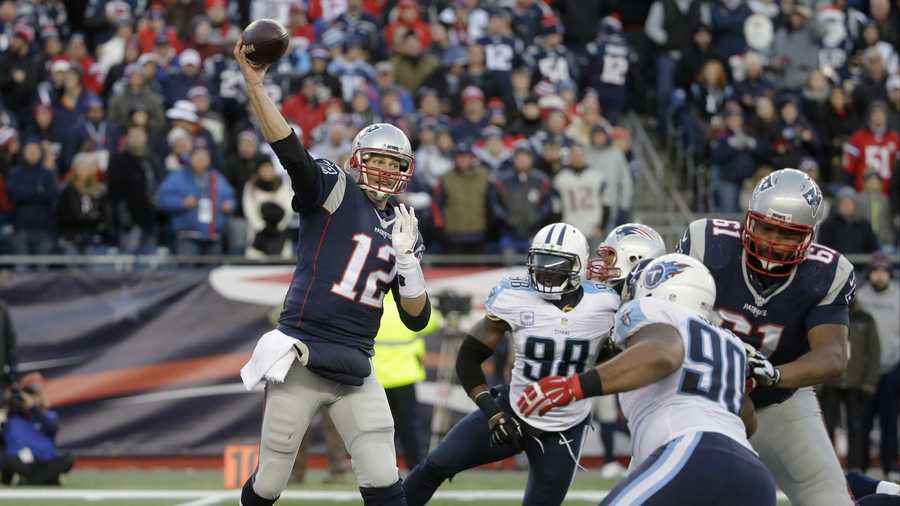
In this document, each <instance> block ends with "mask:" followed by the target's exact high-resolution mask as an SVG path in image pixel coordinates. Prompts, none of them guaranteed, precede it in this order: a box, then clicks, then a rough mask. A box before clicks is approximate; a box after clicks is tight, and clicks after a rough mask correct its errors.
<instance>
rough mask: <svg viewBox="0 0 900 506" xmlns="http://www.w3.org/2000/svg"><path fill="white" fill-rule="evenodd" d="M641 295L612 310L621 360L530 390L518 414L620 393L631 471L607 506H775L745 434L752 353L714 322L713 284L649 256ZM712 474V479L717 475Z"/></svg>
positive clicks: (677, 258)
mask: <svg viewBox="0 0 900 506" xmlns="http://www.w3.org/2000/svg"><path fill="white" fill-rule="evenodd" d="M636 285H637V286H636V287H635V299H634V300H632V301H629V302H626V303H625V304H623V305H622V307H621V308H620V309H619V311H618V313H617V314H616V324H615V333H614V339H615V341H616V343H617V344H618V345H619V346H621V347H623V348H624V351H623V352H622V353H621V354H619V355H618V356H616V357H615V358H613V359H611V360H609V361H607V362H605V363H603V364H601V365H599V366H597V367H596V368H593V369H590V370H588V371H587V372H584V373H582V374H580V375H579V374H572V375H569V376H568V377H563V376H551V377H545V378H543V379H541V380H538V381H536V382H534V383H532V384H530V385H529V386H528V387H526V389H525V392H524V395H523V396H522V397H521V398H520V400H519V408H520V412H522V413H523V414H526V415H528V414H531V413H534V412H537V413H538V414H544V416H547V415H551V414H552V413H553V411H554V410H555V409H559V408H560V407H565V406H569V405H571V403H573V402H579V401H581V400H583V399H584V398H585V397H591V396H596V395H603V394H610V393H619V394H620V400H621V403H622V409H623V411H624V412H625V416H626V418H627V419H628V425H629V427H630V428H631V432H632V437H633V452H632V453H633V457H632V472H631V474H630V475H629V477H628V478H627V479H626V480H624V481H622V482H620V483H619V484H618V485H617V486H616V487H615V488H614V489H613V491H612V492H610V494H609V495H608V496H607V497H606V498H605V499H604V500H603V502H602V503H601V505H609V506H637V505H645V506H663V505H665V506H679V505H698V504H703V505H717V504H722V505H725V504H727V505H729V506H767V505H774V504H775V482H774V479H773V478H772V475H771V474H770V473H769V471H768V470H767V469H766V468H765V466H764V465H763V464H762V462H761V461H760V460H759V457H758V456H757V455H756V453H755V452H754V451H753V449H752V447H751V446H750V442H749V441H748V440H747V436H746V427H745V423H744V422H743V421H742V418H741V416H740V415H741V414H742V413H743V415H744V418H745V419H746V420H748V424H749V425H750V426H751V428H752V423H751V422H750V420H752V405H751V404H750V403H749V402H745V395H744V385H745V378H746V375H747V353H746V351H745V348H744V345H743V343H742V342H741V341H740V339H738V338H737V337H735V336H734V335H733V334H731V333H730V332H728V331H725V330H723V329H720V328H718V327H715V326H713V325H712V324H711V323H710V320H711V319H712V318H713V303H714V302H715V297H716V288H715V282H714V281H713V279H712V276H711V275H710V274H709V271H708V270H707V269H706V267H704V266H703V264H702V263H700V262H699V261H697V260H695V259H693V258H691V257H688V256H685V255H680V254H670V255H664V256H662V257H659V258H657V259H656V260H654V261H652V262H650V263H649V264H648V265H647V267H646V268H645V269H644V270H643V272H642V273H641V275H640V278H639V279H638V281H637V284H636ZM712 477H714V479H711V478H712Z"/></svg>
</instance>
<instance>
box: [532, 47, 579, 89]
mask: <svg viewBox="0 0 900 506" xmlns="http://www.w3.org/2000/svg"><path fill="white" fill-rule="evenodd" d="M523 59H524V62H525V64H526V65H528V66H529V67H531V68H532V69H534V70H535V71H537V73H538V76H539V77H540V79H541V80H542V81H545V82H547V83H550V84H554V85H555V84H559V83H561V82H563V81H570V80H575V79H576V78H577V76H576V75H575V74H574V73H575V72H576V71H577V70H578V67H577V65H576V64H575V62H574V60H573V59H572V55H571V54H570V53H569V51H568V50H567V49H566V48H565V46H558V47H555V48H553V49H546V48H543V47H541V46H531V47H529V48H528V49H527V50H526V51H525V54H524V55H523Z"/></svg>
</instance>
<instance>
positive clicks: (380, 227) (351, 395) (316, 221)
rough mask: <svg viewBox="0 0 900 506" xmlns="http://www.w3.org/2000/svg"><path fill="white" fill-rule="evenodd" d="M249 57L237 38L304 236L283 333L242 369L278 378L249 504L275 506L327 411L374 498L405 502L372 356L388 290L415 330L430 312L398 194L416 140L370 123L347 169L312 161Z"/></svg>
mask: <svg viewBox="0 0 900 506" xmlns="http://www.w3.org/2000/svg"><path fill="white" fill-rule="evenodd" d="M249 50H250V49H249V48H248V47H247V46H244V44H243V43H242V42H238V44H237V45H236V46H235V49H234V56H235V59H236V60H237V62H238V63H239V65H240V67H241V73H242V74H243V77H244V81H245V84H246V88H247V95H248V97H249V100H250V105H251V106H252V107H253V110H254V112H255V113H256V115H257V117H258V118H259V125H260V128H261V130H262V133H263V136H264V137H265V138H266V140H267V141H268V142H269V143H270V145H271V146H272V149H273V150H274V151H275V154H276V155H277V156H278V159H279V161H280V162H281V164H282V165H283V166H284V168H285V169H286V170H287V172H288V174H289V176H290V178H291V187H292V188H293V190H294V198H293V201H292V206H293V208H294V210H295V211H297V212H298V213H300V237H299V241H298V245H297V267H296V269H295V270H294V278H293V280H292V281H291V287H290V289H289V291H288V294H287V297H286V298H285V301H284V308H283V310H282V313H281V317H280V318H279V321H278V328H277V329H275V330H272V331H271V332H268V333H267V334H265V335H264V336H262V337H261V338H260V340H259V342H258V343H257V346H256V348H255V349H254V351H253V356H252V357H251V359H250V361H249V362H248V363H247V365H246V366H244V368H243V369H242V370H241V377H242V379H243V380H244V384H245V386H247V387H248V388H253V387H254V386H255V385H257V384H258V383H260V382H262V381H266V382H267V387H266V407H265V414H264V416H263V423H262V438H261V443H260V450H259V466H258V467H257V469H256V472H255V473H254V474H253V476H251V477H250V479H248V480H247V482H246V483H245V484H244V487H243V490H242V492H241V505H242V506H271V505H272V504H274V503H275V501H276V500H277V499H278V497H279V495H280V494H281V492H282V491H283V490H284V488H285V486H286V485H287V481H288V478H289V476H290V473H291V469H292V467H293V464H294V459H295V457H296V455H297V449H298V448H299V446H300V442H301V440H302V439H303V434H304V433H305V432H306V429H307V428H308V427H309V422H310V419H311V418H312V416H313V415H314V414H315V413H316V411H318V409H319V407H320V406H322V405H325V406H328V409H329V413H330V416H331V419H332V420H333V421H334V424H335V427H336V428H337V430H338V432H339V433H340V434H341V437H342V438H343V440H344V442H345V445H346V447H347V450H348V451H349V453H350V455H351V457H352V459H353V471H354V473H355V474H356V478H357V482H358V484H359V489H360V493H361V494H362V497H363V500H364V503H365V504H367V505H375V504H377V505H391V506H394V505H398V506H405V505H406V499H405V497H404V494H403V487H402V485H401V482H400V475H399V472H398V470H397V465H396V455H395V451H394V426H393V419H392V417H391V412H390V408H389V406H388V402H387V397H386V396H385V393H384V389H383V388H382V387H381V385H379V384H378V381H377V380H376V379H375V376H374V375H373V374H371V373H372V366H371V360H370V359H371V356H372V354H373V348H374V338H375V335H376V333H377V332H378V327H379V323H380V320H381V313H382V299H383V297H384V294H385V293H386V292H387V291H388V290H391V291H393V293H394V298H395V299H396V300H399V301H400V303H399V304H397V307H398V310H399V312H400V318H401V320H403V323H404V324H405V325H406V326H407V327H409V328H410V329H411V330H416V331H418V330H421V329H423V328H424V327H425V325H426V324H427V322H428V318H429V316H430V314H431V305H430V302H429V300H428V294H427V293H426V291H425V278H424V276H423V274H422V268H421V266H420V264H419V257H418V255H419V254H420V253H421V250H422V249H423V248H422V246H421V244H420V238H419V232H418V226H417V220H416V218H415V213H414V212H413V211H412V210H411V209H410V210H407V209H406V208H405V207H404V206H402V205H399V206H397V204H396V202H395V201H394V199H393V198H392V195H397V194H400V193H403V191H404V189H405V188H406V184H407V183H408V182H409V180H410V179H411V178H412V174H413V170H414V164H413V156H412V150H411V148H410V144H409V140H407V138H406V135H404V134H403V132H402V131H400V130H399V129H397V128H396V127H394V126H392V125H388V124H383V123H382V124H375V125H370V126H368V127H366V128H364V129H363V130H362V131H361V132H359V134H357V136H356V138H355V139H354V141H353V146H352V153H351V158H350V160H349V161H348V167H347V168H346V170H342V169H341V168H340V167H338V166H337V165H335V164H334V162H332V161H329V160H313V159H312V157H310V155H309V153H308V152H307V151H306V149H305V148H304V147H303V146H302V145H301V144H300V140H299V139H298V138H297V136H296V134H295V133H294V132H292V131H291V129H290V127H289V126H288V123H287V122H286V121H285V119H284V118H283V117H282V116H281V114H280V113H279V112H278V109H277V108H276V106H275V104H274V103H273V102H272V100H271V99H270V98H269V97H268V95H267V94H266V91H265V88H264V87H263V79H264V77H265V73H266V69H267V68H268V67H262V68H256V67H253V66H252V65H250V63H248V61H247V59H246V53H247V51H249ZM349 174H353V175H355V176H357V177H358V181H357V182H354V181H353V180H348V175H349ZM395 206H397V207H395Z"/></svg>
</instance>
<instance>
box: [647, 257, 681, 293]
mask: <svg viewBox="0 0 900 506" xmlns="http://www.w3.org/2000/svg"><path fill="white" fill-rule="evenodd" d="M688 267H689V265H688V264H685V263H681V262H677V261H675V260H667V261H664V262H660V263H658V264H656V265H654V266H653V267H652V268H650V269H649V270H648V271H647V273H646V274H644V287H645V288H647V289H648V290H652V289H654V288H656V287H657V286H659V285H660V284H661V283H662V282H663V281H666V280H667V279H671V278H673V277H675V276H677V275H679V274H681V273H682V272H684V270H685V269H687V268H688Z"/></svg>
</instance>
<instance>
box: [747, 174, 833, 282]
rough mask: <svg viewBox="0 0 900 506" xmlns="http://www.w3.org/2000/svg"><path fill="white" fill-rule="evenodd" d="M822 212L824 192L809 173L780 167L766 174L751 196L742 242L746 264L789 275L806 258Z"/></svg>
mask: <svg viewBox="0 0 900 506" xmlns="http://www.w3.org/2000/svg"><path fill="white" fill-rule="evenodd" d="M821 213H822V191H821V190H820V189H819V185H817V184H816V183H815V181H813V180H812V179H810V177H809V176H807V175H806V174H804V173H803V172H800V171H799V170H795V169H781V170H776V171H775V172H773V173H771V174H769V175H768V176H766V177H764V178H763V179H762V181H760V182H759V184H757V185H756V188H754V189H753V194H752V196H751V197H750V206H749V208H748V210H747V214H746V217H745V218H744V229H743V231H742V232H741V241H742V243H743V245H744V249H745V250H746V251H747V266H748V267H749V268H750V269H751V270H753V271H755V272H758V273H760V274H765V275H767V276H775V277H786V276H789V275H790V274H791V272H792V271H793V270H794V268H796V266H797V265H798V264H800V262H802V261H803V259H804V258H805V257H806V252H807V250H808V249H809V246H810V244H812V240H813V236H814V235H815V231H816V226H818V224H819V220H820V219H821Z"/></svg>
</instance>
